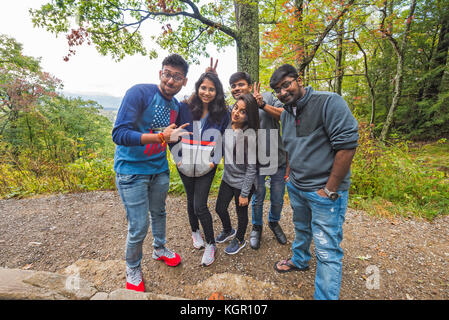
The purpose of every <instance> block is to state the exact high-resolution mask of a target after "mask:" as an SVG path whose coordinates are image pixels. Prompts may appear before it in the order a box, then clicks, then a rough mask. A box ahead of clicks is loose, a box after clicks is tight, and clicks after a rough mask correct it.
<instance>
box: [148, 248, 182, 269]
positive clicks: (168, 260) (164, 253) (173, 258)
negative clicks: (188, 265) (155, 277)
mask: <svg viewBox="0 0 449 320" xmlns="http://www.w3.org/2000/svg"><path fill="white" fill-rule="evenodd" d="M152 257H153V259H156V260H159V261H164V262H165V264H166V265H168V266H170V267H176V266H177V265H178V264H180V263H181V257H180V256H179V255H178V254H177V253H176V252H173V251H171V250H169V249H167V248H165V247H162V248H158V249H156V248H154V250H153V256H152Z"/></svg>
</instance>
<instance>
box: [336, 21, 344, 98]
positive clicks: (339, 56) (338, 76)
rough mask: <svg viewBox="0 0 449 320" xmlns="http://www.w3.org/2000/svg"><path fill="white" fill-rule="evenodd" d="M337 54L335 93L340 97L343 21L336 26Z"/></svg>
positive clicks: (342, 72)
mask: <svg viewBox="0 0 449 320" xmlns="http://www.w3.org/2000/svg"><path fill="white" fill-rule="evenodd" d="M337 32H338V38H337V53H336V55H335V92H336V93H338V94H339V95H340V96H341V86H342V83H343V74H344V71H343V36H344V33H345V23H344V20H342V21H341V22H340V25H339V26H338V31H337Z"/></svg>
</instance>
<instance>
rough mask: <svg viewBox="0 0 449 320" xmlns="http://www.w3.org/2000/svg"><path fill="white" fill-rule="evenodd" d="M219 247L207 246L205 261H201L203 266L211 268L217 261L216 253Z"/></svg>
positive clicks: (204, 255)
mask: <svg viewBox="0 0 449 320" xmlns="http://www.w3.org/2000/svg"><path fill="white" fill-rule="evenodd" d="M216 250H217V247H216V246H215V244H206V249H205V250H204V254H203V259H201V264H202V265H203V266H205V267H207V266H210V265H211V264H212V263H213V262H214V261H215V251H216Z"/></svg>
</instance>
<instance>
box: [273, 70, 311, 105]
mask: <svg viewBox="0 0 449 320" xmlns="http://www.w3.org/2000/svg"><path fill="white" fill-rule="evenodd" d="M274 92H275V94H276V96H277V98H278V99H279V101H280V102H282V103H284V104H292V103H293V102H295V101H296V100H298V99H300V98H301V97H302V96H303V95H304V92H305V91H304V88H303V86H302V82H301V79H299V78H298V79H295V78H294V77H291V76H286V77H284V78H283V79H282V80H281V81H279V83H278V84H277V85H276V86H275V87H274Z"/></svg>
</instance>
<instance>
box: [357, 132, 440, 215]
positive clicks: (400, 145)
mask: <svg viewBox="0 0 449 320" xmlns="http://www.w3.org/2000/svg"><path fill="white" fill-rule="evenodd" d="M360 136H361V137H360V140H359V144H360V145H359V148H358V149H357V153H356V156H355V158H354V162H353V165H352V167H351V171H352V185H351V190H350V191H351V193H352V196H351V204H352V205H353V206H355V207H359V208H362V209H365V210H367V211H370V212H376V210H377V209H378V208H379V207H380V206H379V204H381V207H382V208H383V210H387V211H390V212H391V213H396V214H402V215H413V216H419V217H424V218H427V219H433V218H434V217H436V216H437V215H440V214H448V213H449V179H448V178H449V175H448V174H447V173H445V172H444V171H439V170H436V169H434V168H432V167H430V166H423V165H422V163H421V162H419V161H417V160H416V159H415V158H414V156H413V154H412V153H410V151H409V148H408V143H407V142H403V141H399V142H396V143H391V145H389V146H386V145H383V144H381V143H379V142H378V141H377V140H374V139H372V138H370V130H369V127H368V126H366V125H363V124H362V125H361V126H360ZM369 203H371V204H372V206H371V207H369V206H368V205H367V204H369ZM376 203H377V204H378V205H375V204H376ZM393 203H394V205H393Z"/></svg>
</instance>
